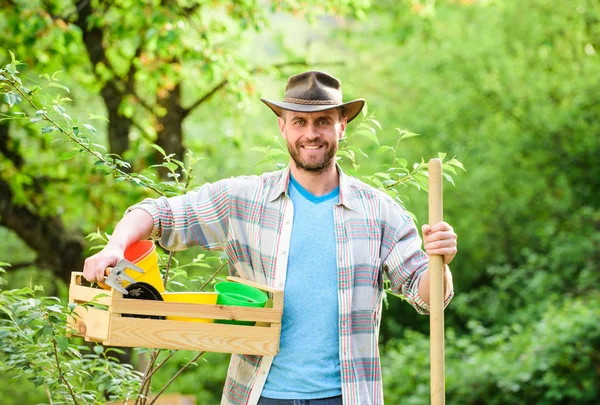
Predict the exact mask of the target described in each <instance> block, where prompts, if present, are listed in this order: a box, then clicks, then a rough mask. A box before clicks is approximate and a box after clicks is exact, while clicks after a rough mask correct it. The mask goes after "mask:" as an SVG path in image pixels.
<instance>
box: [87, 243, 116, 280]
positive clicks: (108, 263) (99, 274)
mask: <svg viewBox="0 0 600 405" xmlns="http://www.w3.org/2000/svg"><path fill="white" fill-rule="evenodd" d="M124 253H125V249H122V248H119V247H115V246H111V245H110V243H109V244H108V245H106V247H104V249H102V250H101V251H100V252H98V253H96V254H95V255H93V256H90V257H88V258H87V259H85V263H84V265H83V277H85V279H86V280H87V281H90V282H93V281H103V280H104V272H105V271H106V268H107V267H114V266H115V265H116V264H117V262H118V261H119V260H121V259H123V258H124V257H125V254H124Z"/></svg>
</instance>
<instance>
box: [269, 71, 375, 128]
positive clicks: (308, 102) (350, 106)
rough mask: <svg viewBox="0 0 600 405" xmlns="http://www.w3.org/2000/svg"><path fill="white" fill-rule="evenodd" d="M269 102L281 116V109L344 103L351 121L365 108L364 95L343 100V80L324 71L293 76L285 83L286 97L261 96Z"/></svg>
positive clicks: (312, 109) (316, 108) (327, 107)
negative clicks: (266, 97) (350, 99)
mask: <svg viewBox="0 0 600 405" xmlns="http://www.w3.org/2000/svg"><path fill="white" fill-rule="evenodd" d="M260 100H261V101H262V102H263V103H265V104H266V105H268V106H269V108H271V110H273V112H274V113H275V114H277V116H278V117H280V116H281V110H289V111H297V112H315V111H325V110H331V109H333V108H338V107H344V115H345V116H346V117H348V122H350V121H352V120H353V119H354V118H355V117H356V116H357V115H358V114H359V113H360V110H362V108H363V106H364V105H365V100H364V99H362V98H359V99H356V100H352V101H348V102H347V103H344V102H342V83H341V82H340V81H339V79H337V78H335V77H333V76H331V75H328V74H327V73H323V72H316V71H312V72H305V73H300V74H298V75H295V76H290V78H289V79H288V81H287V85H286V86H285V93H284V94H283V101H281V102H279V101H270V100H266V99H264V98H261V99H260Z"/></svg>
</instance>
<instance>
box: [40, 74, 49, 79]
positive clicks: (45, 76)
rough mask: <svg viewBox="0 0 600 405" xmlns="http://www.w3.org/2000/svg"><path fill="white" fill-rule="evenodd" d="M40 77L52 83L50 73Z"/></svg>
mask: <svg viewBox="0 0 600 405" xmlns="http://www.w3.org/2000/svg"><path fill="white" fill-rule="evenodd" d="M40 77H43V78H44V79H46V80H48V81H50V75H49V74H48V73H42V74H41V75H40Z"/></svg>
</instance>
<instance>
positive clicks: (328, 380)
mask: <svg viewBox="0 0 600 405" xmlns="http://www.w3.org/2000/svg"><path fill="white" fill-rule="evenodd" d="M289 194H290V198H291V199H292V203H293V205H294V223H293V226H292V238H291V242H290V250H289V258H288V268H287V276H286V281H285V293H284V298H283V299H284V302H283V319H282V322H281V341H280V351H279V353H278V354H277V356H275V358H274V360H273V365H272V366H271V370H270V372H269V375H268V376H267V381H266V384H265V387H264V389H263V392H262V396H264V397H267V398H276V399H317V398H327V397H332V396H337V395H341V393H342V390H341V385H342V382H341V375H340V359H339V335H338V296H337V291H338V285H337V259H336V245H335V231H334V224H333V206H334V204H337V203H338V201H339V187H338V188H336V189H335V190H333V191H332V192H330V193H328V194H326V195H323V196H320V197H316V196H314V195H312V194H310V193H309V192H308V191H306V190H305V189H304V188H303V187H302V186H301V185H300V183H298V182H297V181H296V180H295V179H294V178H293V177H291V178H290V187H289Z"/></svg>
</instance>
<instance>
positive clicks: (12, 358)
mask: <svg viewBox="0 0 600 405" xmlns="http://www.w3.org/2000/svg"><path fill="white" fill-rule="evenodd" d="M0 265H5V266H6V265H7V264H6V263H0ZM0 271H3V270H2V269H1V268H0ZM0 280H3V279H2V278H0ZM0 284H1V283H0ZM43 292H44V291H43V288H41V287H40V286H35V287H27V288H21V289H13V290H7V289H4V288H3V289H2V290H0V337H1V338H2V341H3V342H5V344H3V345H2V347H1V348H0V371H2V372H3V373H10V374H14V375H15V376H14V378H18V379H19V380H26V381H29V382H30V383H32V384H33V385H34V386H35V387H43V388H44V390H45V392H46V394H47V396H48V398H47V399H48V401H49V402H50V403H54V404H102V403H105V402H106V399H115V398H121V397H125V396H127V395H128V393H129V392H133V391H134V390H136V388H137V387H138V386H139V383H140V379H141V375H140V373H139V372H136V371H135V370H134V369H133V367H132V366H130V365H128V364H121V363H119V362H117V361H115V357H114V356H115V354H116V353H117V352H118V350H117V349H105V348H104V347H102V346H100V345H96V346H93V347H92V348H90V347H89V346H85V345H82V344H81V342H80V339H69V337H68V334H67V333H68V330H67V327H66V322H67V316H70V315H72V313H71V310H70V308H71V307H67V306H65V305H63V304H61V303H60V301H59V300H58V299H57V298H56V297H47V296H44V295H43ZM8 343H10V344H8Z"/></svg>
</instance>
